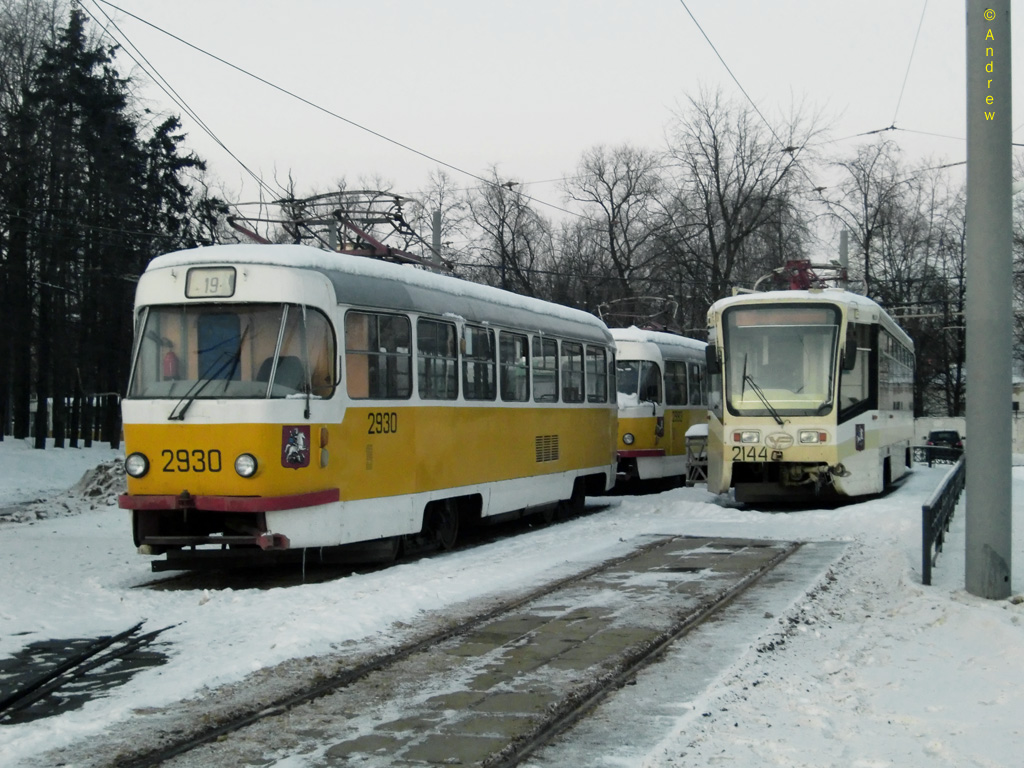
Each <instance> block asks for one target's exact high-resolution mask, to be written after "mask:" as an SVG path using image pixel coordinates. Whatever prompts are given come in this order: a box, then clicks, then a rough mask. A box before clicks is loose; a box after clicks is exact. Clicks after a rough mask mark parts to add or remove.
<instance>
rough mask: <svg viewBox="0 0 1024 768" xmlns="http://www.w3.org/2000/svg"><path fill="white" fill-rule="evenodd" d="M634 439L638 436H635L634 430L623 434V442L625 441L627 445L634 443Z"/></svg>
mask: <svg viewBox="0 0 1024 768" xmlns="http://www.w3.org/2000/svg"><path fill="white" fill-rule="evenodd" d="M634 440H636V438H635V437H633V433H632V432H627V433H626V434H624V435H623V436H622V442H624V443H625V444H626V445H632V444H633V441H634Z"/></svg>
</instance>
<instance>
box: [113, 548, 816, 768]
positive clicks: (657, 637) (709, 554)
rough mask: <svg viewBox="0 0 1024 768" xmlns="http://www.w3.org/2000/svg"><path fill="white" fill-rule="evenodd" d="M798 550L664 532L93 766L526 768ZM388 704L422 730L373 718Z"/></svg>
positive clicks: (255, 694)
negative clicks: (275, 759)
mask: <svg viewBox="0 0 1024 768" xmlns="http://www.w3.org/2000/svg"><path fill="white" fill-rule="evenodd" d="M798 547H799V545H797V544H792V543H782V544H779V543H763V542H751V541H743V540H702V539H691V538H687V537H678V536H665V537H656V538H653V539H651V540H649V541H645V542H643V543H642V544H641V545H640V546H638V547H636V548H635V549H633V550H632V551H631V552H629V553H627V554H625V555H623V556H620V557H616V558H612V559H609V560H607V561H604V562H602V563H599V564H597V565H594V566H592V567H589V568H586V569H584V570H581V571H579V572H577V573H575V574H572V575H570V576H567V577H565V578H561V579H557V580H554V581H552V582H549V583H547V584H544V585H542V586H540V587H537V588H536V589H533V590H530V591H529V592H526V593H522V594H519V595H516V596H511V597H509V598H507V599H503V600H502V601H501V602H500V603H499V604H496V605H493V606H492V607H491V608H490V609H488V610H485V611H482V612H476V613H473V614H472V615H471V616H468V617H463V618H460V619H456V620H453V621H452V622H451V623H449V624H447V625H445V626H442V627H441V628H439V629H437V630H435V631H431V632H428V633H426V634H424V635H421V636H419V637H418V638H415V639H413V640H411V641H409V642H408V643H405V644H403V645H401V646H398V647H395V648H392V649H390V650H387V651H385V652H383V653H378V654H373V655H371V656H367V657H365V658H363V659H362V660H360V661H358V662H356V663H354V664H352V665H349V666H346V667H345V668H342V669H340V670H339V671H337V672H336V673H333V674H330V675H328V676H326V677H324V678H323V679H320V680H318V681H316V682H315V683H312V684H305V685H302V686H300V687H298V688H296V689H294V690H291V691H288V692H287V693H284V694H281V695H278V696H276V697H273V698H271V699H269V700H268V699H267V698H265V697H262V696H261V695H260V694H259V692H256V691H253V692H252V693H253V695H252V696H251V698H250V702H249V704H248V705H247V706H244V705H243V706H240V707H239V708H237V709H235V711H233V712H232V713H231V714H230V715H225V716H222V717H219V718H216V719H213V720H211V719H209V718H204V723H203V724H202V725H193V726H192V727H190V728H188V729H185V732H181V731H179V732H178V733H174V732H171V733H164V734H161V735H160V737H159V739H157V740H156V741H157V742H159V746H157V747H152V746H151V747H149V748H139V747H138V746H136V745H130V746H129V745H122V746H121V747H120V749H118V750H116V751H114V752H113V753H112V752H111V751H109V750H105V753H106V754H108V755H112V760H111V761H109V762H105V763H93V764H94V765H110V766H118V767H119V768H143V767H145V766H155V765H170V766H182V767H183V768H184V767H185V766H195V765H204V764H229V763H235V762H237V761H238V760H240V759H242V758H241V756H240V753H245V754H246V755H248V756H249V757H248V758H246V759H251V757H252V754H253V753H254V752H256V753H259V754H261V755H263V756H264V758H261V759H265V756H266V755H268V754H275V752H276V751H280V750H285V751H289V750H290V751H304V752H308V753H316V754H319V755H320V757H318V758H317V759H316V760H314V761H313V762H312V763H311V764H315V765H343V764H347V761H348V760H349V759H358V760H360V764H361V765H365V766H368V768H369V767H370V766H375V765H404V764H409V765H412V764H423V763H426V764H433V763H437V764H448V765H486V766H491V767H495V768H496V767H498V766H501V767H505V766H515V765H517V764H519V763H520V761H522V760H523V759H524V757H525V756H526V755H528V754H530V753H531V752H532V751H533V750H535V749H536V748H537V747H538V746H540V745H543V744H544V743H546V742H547V741H549V740H550V739H551V738H552V737H554V736H555V735H557V734H559V733H562V732H563V731H565V730H566V729H567V728H570V727H571V726H572V725H573V723H575V722H576V721H578V720H579V719H580V718H584V717H586V714H587V712H589V711H590V710H591V709H592V708H593V707H594V706H596V705H597V703H598V702H600V701H601V700H602V699H604V698H605V697H606V696H608V695H609V693H611V692H613V691H615V690H617V689H618V688H620V687H621V686H623V685H625V684H626V683H627V682H628V681H629V680H630V678H631V677H633V676H634V675H635V674H636V673H637V671H638V670H639V669H641V668H642V667H644V666H645V665H647V664H650V663H652V661H653V660H655V659H656V658H657V657H658V656H659V654H661V653H662V651H663V650H664V649H665V648H666V647H668V646H669V645H671V644H672V643H673V642H676V641H677V640H678V639H679V638H680V637H682V636H684V635H685V634H686V633H687V632H688V631H689V630H690V629H692V628H693V627H695V626H697V625H699V624H700V623H702V622H703V621H705V620H706V619H707V618H708V617H709V616H711V615H713V614H714V613H716V612H717V611H718V610H720V609H721V608H722V607H724V606H725V605H728V604H729V603H730V602H731V601H732V600H733V599H734V598H735V597H736V596H737V595H738V594H740V593H742V592H744V591H745V590H747V589H749V588H750V586H751V585H752V584H754V583H755V582H756V581H757V580H758V579H759V578H761V576H762V575H763V574H764V573H766V572H768V571H769V570H771V569H772V568H774V567H775V566H777V565H778V564H779V563H781V562H782V561H784V560H785V559H786V558H788V557H789V556H790V555H791V554H792V553H793V552H794V551H796V549H798ZM594 600H597V601H598V602H601V601H605V602H607V603H608V604H607V605H596V604H595V603H594ZM633 603H636V604H637V605H638V606H640V608H639V614H636V611H632V613H631V610H632V609H631V607H630V606H631V605H632V604H633ZM574 606H575V607H574ZM634 614H636V615H634ZM638 616H639V618H638ZM508 664H511V665H512V666H511V667H508V666H507V665H508ZM552 681H556V682H552ZM520 683H522V685H523V686H525V687H524V688H523V689H522V690H519V689H518V686H519V685H520ZM448 689H452V690H448ZM456 689H457V690H456ZM424 691H426V692H430V691H434V692H435V694H436V695H435V696H434V697H433V699H431V698H430V697H428V698H427V699H423V698H422V696H421V695H420V694H421V693H422V692H424ZM449 699H450V700H449ZM382 702H386V704H385V703H382ZM510 702H511V703H510ZM523 708H525V710H526V711H524V712H520V711H518V710H519V709H523ZM382 711H386V712H392V711H394V712H399V713H404V714H403V716H402V717H399V718H398V720H399V721H403V722H404V721H408V722H409V723H412V724H413V726H412V727H410V728H406V727H405V726H404V725H402V724H401V723H399V724H398V725H394V724H393V723H391V724H390V725H389V723H380V722H376V721H375V717H376V718H377V719H380V718H379V717H378V716H377V715H374V714H373V713H375V712H376V713H378V715H379V713H380V712H382ZM455 713H461V714H459V715H458V716H456V714H455ZM467 713H468V714H467ZM463 716H465V717H463ZM459 717H462V719H463V720H465V719H466V718H470V719H472V717H477V718H478V719H479V723H477V725H472V724H469V725H467V724H466V723H462V724H460V723H459V722H457V721H458V720H459ZM452 718H454V720H452ZM449 720H452V722H449ZM297 722H301V723H314V724H315V723H321V724H322V723H325V722H328V723H332V725H330V726H329V727H322V726H318V725H312V726H309V725H306V726H301V727H297V726H295V723H297ZM339 723H342V724H344V726H345V727H344V728H340V727H339V726H338V725H337V724H339ZM392 725H393V726H394V727H392ZM179 726H180V723H179ZM480 727H482V728H484V730H483V731H481V732H479V733H478V732H475V731H474V728H480ZM339 728H340V730H339ZM467 728H468V731H466V732H463V731H465V730H466V729H467ZM487 729H497V730H496V733H497V735H495V733H492V731H489V730H487ZM297 734H298V735H297ZM301 734H305V735H301ZM145 741H146V743H148V744H153V742H154V740H153V739H148V740H145ZM375 745H384V746H375ZM382 749H383V750H384V752H386V753H387V758H386V760H385V761H384V762H380V761H381V760H382V759H383V758H382V757H381V752H380V750H382ZM94 754H95V752H94Z"/></svg>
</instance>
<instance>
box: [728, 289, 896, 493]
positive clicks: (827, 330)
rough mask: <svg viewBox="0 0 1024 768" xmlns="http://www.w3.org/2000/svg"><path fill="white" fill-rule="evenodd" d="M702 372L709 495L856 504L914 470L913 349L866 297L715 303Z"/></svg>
mask: <svg viewBox="0 0 1024 768" xmlns="http://www.w3.org/2000/svg"><path fill="white" fill-rule="evenodd" d="M708 366H709V368H708V371H709V374H710V375H709V381H710V398H709V399H710V403H709V405H710V408H709V410H710V413H709V419H710V421H709V439H708V490H709V491H711V492H713V493H724V492H726V491H728V490H729V489H730V488H734V489H735V494H736V499H737V500H739V501H766V500H772V499H776V500H798V499H799V498H800V497H801V496H803V495H805V494H814V493H821V492H826V491H827V492H831V491H834V492H836V493H838V494H840V495H845V496H858V495H862V494H870V493H879V492H881V491H882V490H884V489H885V487H886V486H887V485H889V484H890V483H891V482H892V481H893V480H895V479H897V478H899V477H900V476H902V475H903V474H904V473H905V472H906V471H907V469H908V468H909V466H910V445H911V442H912V439H913V435H914V423H913V382H914V346H913V342H912V341H911V340H910V337H909V336H908V335H907V334H906V333H905V332H904V331H903V330H902V329H901V328H900V327H899V326H898V325H897V324H896V323H895V321H893V319H892V318H891V317H889V315H888V314H886V313H885V311H883V310H882V308H881V307H879V306H878V305H877V304H876V303H875V302H873V301H871V300H870V299H868V298H866V297H864V296H859V295H857V294H853V293H849V292H847V291H844V290H841V289H837V288H825V289H811V290H790V291H771V292H766V293H754V294H741V295H738V296H732V297H729V298H725V299H721V300H719V301H717V302H715V303H714V304H713V305H712V306H711V308H710V310H709V312H708Z"/></svg>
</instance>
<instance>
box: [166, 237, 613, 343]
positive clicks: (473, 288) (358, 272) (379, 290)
mask: <svg viewBox="0 0 1024 768" xmlns="http://www.w3.org/2000/svg"><path fill="white" fill-rule="evenodd" d="M197 264H204V265H215V264H218V265H234V266H239V265H244V264H253V265H268V266H274V267H286V268H294V269H307V270H310V271H314V272H319V273H321V274H323V275H324V276H325V277H327V278H328V280H330V282H331V284H332V285H333V287H334V291H335V295H336V296H337V300H338V302H339V303H344V304H352V305H355V306H365V307H380V308H389V309H395V310H405V311H412V312H427V313H431V314H436V315H442V316H443V315H448V316H457V317H461V318H463V319H465V320H469V321H484V320H486V321H490V322H495V323H501V324H508V325H509V326H511V327H515V328H520V329H523V330H537V331H544V332H548V333H558V334H563V335H569V336H574V337H577V338H582V339H585V340H588V341H601V342H603V343H607V342H610V341H611V336H610V334H609V332H608V329H607V327H606V326H605V325H604V323H603V322H601V320H600V319H599V318H597V317H595V316H594V315H591V314H589V313H587V312H584V311H583V310H579V309H573V308H571V307H566V306H562V305H560V304H554V303H551V302H547V301H542V300H541V299H535V298H532V297H530V296H520V295H518V294H515V293H511V292H510V291H505V290H502V289H500V288H493V287H491V286H487V285H480V284H478V283H472V282H469V281H468V280H463V279H461V278H457V277H451V276H448V275H441V274H437V273H433V272H428V271H426V270H422V269H418V268H416V267H413V266H409V265H397V264H390V263H387V262H383V261H377V260H374V259H369V258H366V257H361V256H350V255H348V254H341V253H332V252H330V251H324V250H321V249H319V248H312V247H310V246H304V245H287V244H282V245H259V244H237V245H217V246H208V247H203V248H191V249H188V250H183V251H175V252H173V253H168V254H164V255H162V256H158V257H156V258H155V259H153V260H152V261H151V262H150V263H149V265H148V267H147V268H146V272H147V273H151V272H154V271H156V270H159V269H164V268H170V267H188V266H194V265H197ZM543 317H547V318H550V319H551V320H552V321H553V322H550V323H539V322H538V319H540V318H543Z"/></svg>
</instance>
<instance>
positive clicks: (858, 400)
mask: <svg viewBox="0 0 1024 768" xmlns="http://www.w3.org/2000/svg"><path fill="white" fill-rule="evenodd" d="M846 338H847V342H846V347H845V349H846V350H848V352H844V360H843V376H842V378H841V379H840V381H839V403H840V407H841V408H842V410H844V411H848V410H850V409H851V408H856V407H858V406H860V405H861V404H862V403H864V402H866V401H867V400H868V398H869V397H870V395H871V391H870V381H871V326H870V325H868V324H866V323H850V324H849V326H847V328H846ZM851 339H852V343H851ZM849 355H852V356H853V359H852V360H851V359H847V358H848V356H849Z"/></svg>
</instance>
